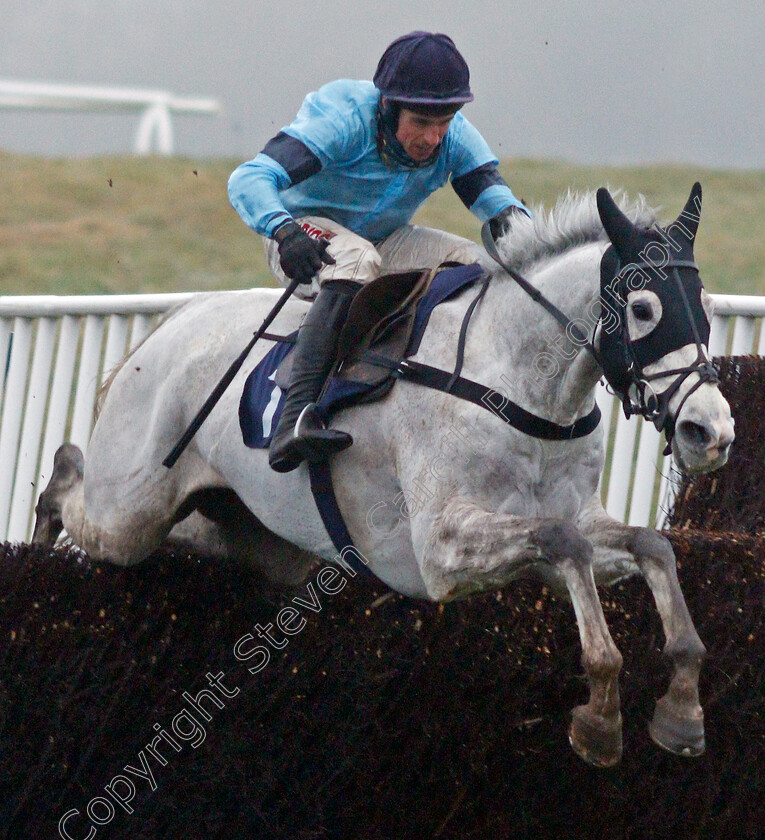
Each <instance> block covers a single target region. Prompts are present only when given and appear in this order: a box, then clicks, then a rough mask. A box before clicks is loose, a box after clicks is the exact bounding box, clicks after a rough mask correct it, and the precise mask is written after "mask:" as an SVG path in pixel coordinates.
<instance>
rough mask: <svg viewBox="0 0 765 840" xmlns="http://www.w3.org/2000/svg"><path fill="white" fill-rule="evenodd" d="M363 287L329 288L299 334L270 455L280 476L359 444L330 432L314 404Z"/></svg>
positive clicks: (339, 284)
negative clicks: (346, 321)
mask: <svg viewBox="0 0 765 840" xmlns="http://www.w3.org/2000/svg"><path fill="white" fill-rule="evenodd" d="M360 288H361V284H360V283H356V282H354V281H351V280H329V281H327V282H326V283H324V285H322V287H321V288H320V289H319V293H318V294H317V295H316V300H315V301H314V302H313V304H311V308H310V309H309V310H308V314H307V315H306V316H305V320H304V321H303V324H302V326H301V327H300V330H299V331H298V335H297V342H296V344H295V349H294V350H293V351H292V356H293V361H292V374H291V376H290V385H289V388H288V389H287V399H286V400H285V403H284V409H283V410H282V415H281V417H280V418H279V424H278V425H277V427H276V431H275V432H274V437H273V439H272V441H271V446H270V448H269V451H268V463H269V464H270V465H271V468H272V469H274V470H276V472H290V470H294V469H296V468H297V467H298V466H299V465H300V464H301V463H302V462H303V461H304V460H305V459H306V458H307V459H308V460H311V461H315V460H321V459H324V458H327V457H328V456H329V455H332V454H333V453H335V452H340V451H341V450H343V449H347V448H348V447H349V446H350V445H351V444H352V443H353V438H352V437H351V436H350V435H349V434H346V432H341V431H339V430H338V429H327V428H325V427H324V424H323V423H322V422H321V420H320V419H319V417H318V414H317V412H316V406H315V405H314V403H315V402H316V400H317V399H318V397H319V394H320V393H321V389H322V387H323V385H324V381H325V380H326V378H327V375H328V374H329V371H330V369H331V368H332V363H333V362H334V357H335V351H336V349H337V341H338V338H339V336H340V330H341V329H342V328H343V324H344V323H345V319H346V318H347V316H348V310H349V309H350V306H351V300H352V299H353V296H354V295H355V294H356V292H357V291H358V290H359V289H360Z"/></svg>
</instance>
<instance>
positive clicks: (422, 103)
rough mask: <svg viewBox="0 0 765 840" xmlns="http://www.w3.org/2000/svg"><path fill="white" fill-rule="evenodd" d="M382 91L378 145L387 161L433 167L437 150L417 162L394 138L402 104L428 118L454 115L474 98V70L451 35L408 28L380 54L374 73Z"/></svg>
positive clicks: (379, 108) (411, 166) (395, 163)
mask: <svg viewBox="0 0 765 840" xmlns="http://www.w3.org/2000/svg"><path fill="white" fill-rule="evenodd" d="M373 81H374V84H375V87H376V88H377V89H378V90H379V91H380V94H381V96H380V104H379V106H378V110H377V148H378V150H379V152H380V157H381V158H382V159H383V161H384V162H385V163H386V164H388V165H390V166H396V165H401V166H405V167H407V168H409V169H420V168H423V167H427V166H431V165H432V164H433V162H434V161H435V159H436V158H437V157H438V151H439V150H438V149H436V151H435V152H434V153H433V155H432V156H431V157H430V158H428V159H427V160H424V161H415V160H413V159H412V158H411V157H410V156H409V155H408V154H407V153H406V152H405V151H404V149H403V147H402V146H401V144H400V143H399V142H398V140H397V139H396V132H397V130H398V118H399V114H400V113H401V108H402V107H406V108H408V109H409V110H411V111H416V112H417V113H421V114H427V115H428V116H447V115H450V114H454V113H456V112H457V111H458V110H459V109H460V108H461V107H462V106H463V105H464V104H465V103H466V102H472V100H473V94H472V92H471V90H470V70H469V69H468V66H467V62H466V61H465V59H464V58H463V57H462V56H461V55H460V52H459V50H458V49H457V47H455V46H454V41H452V39H451V38H449V36H448V35H442V34H440V33H432V32H421V31H419V30H418V31H416V32H410V33H409V34H408V35H402V36H401V37H400V38H397V39H396V40H395V41H394V42H393V43H392V44H390V46H388V48H387V49H386V50H385V52H384V53H383V54H382V58H381V59H380V61H379V63H378V65H377V70H376V71H375V75H374V79H373Z"/></svg>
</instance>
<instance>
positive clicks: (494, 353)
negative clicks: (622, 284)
mask: <svg viewBox="0 0 765 840" xmlns="http://www.w3.org/2000/svg"><path fill="white" fill-rule="evenodd" d="M602 250H603V249H602V246H600V245H599V244H597V243H594V244H590V245H586V246H581V247H580V248H577V249H575V250H574V251H571V252H569V253H567V254H565V255H562V256H560V257H558V258H556V259H554V260H551V261H549V262H548V263H547V264H545V265H543V266H542V267H540V268H539V269H537V270H535V271H529V272H528V274H527V275H526V279H527V280H529V282H530V283H531V284H532V285H533V286H535V287H536V288H537V289H539V291H540V292H541V293H542V294H543V295H544V296H545V297H546V298H547V299H548V300H550V301H551V302H552V303H553V304H555V306H556V307H557V308H558V309H559V310H561V311H562V312H563V313H564V314H565V315H566V316H567V317H568V318H569V319H570V320H571V321H572V322H574V323H576V325H577V326H578V327H579V329H580V330H581V331H582V332H583V333H585V334H586V335H588V336H592V334H593V331H594V327H595V325H596V323H597V318H598V316H599V309H600V304H599V299H600V285H599V265H600V257H601V253H602ZM470 336H471V339H470V342H469V343H471V342H475V344H474V345H473V347H472V348H471V349H472V351H473V352H472V353H471V366H472V365H477V366H478V369H479V370H482V371H484V373H482V377H483V378H482V379H481V381H482V382H484V381H486V379H487V378H489V377H491V378H493V379H497V378H498V379H499V380H500V382H501V387H502V390H503V391H505V392H506V393H507V394H508V396H509V397H510V399H512V400H514V401H516V402H518V403H519V404H520V405H522V406H524V407H525V408H528V409H529V410H531V411H536V412H539V413H540V414H542V415H543V416H545V417H547V418H549V419H551V420H554V421H556V422H558V423H564V424H565V423H570V422H572V421H573V420H574V419H576V418H577V417H580V416H581V415H582V414H583V413H586V412H587V411H589V410H590V408H591V407H592V401H593V399H594V389H595V385H596V384H597V382H598V379H599V377H600V375H601V371H600V368H599V367H598V366H597V364H596V363H595V361H594V359H593V358H592V356H591V355H590V353H589V352H588V351H587V350H586V349H585V348H583V347H581V346H578V345H576V344H574V343H573V341H572V339H571V337H570V336H566V335H565V334H564V331H563V328H562V326H561V325H560V324H559V323H558V322H557V321H556V320H555V319H554V318H553V316H552V315H551V314H550V313H549V312H547V311H546V310H545V309H544V308H543V307H542V306H541V305H540V304H538V303H535V302H534V301H533V300H532V299H531V297H530V296H529V295H528V294H527V293H526V292H524V291H523V290H522V289H521V288H520V287H519V286H518V285H517V284H516V283H515V281H514V280H513V279H512V278H510V277H509V276H508V275H506V274H505V273H504V272H502V271H499V272H498V273H497V275H496V276H495V277H494V278H493V279H492V281H491V283H490V285H489V289H488V291H487V293H486V299H485V301H484V302H483V303H482V304H481V306H480V307H479V310H478V312H477V313H476V316H475V324H473V325H472V326H471V330H470ZM477 336H480V339H476V337H477ZM478 343H481V344H483V348H482V349H479V348H478V347H477V346H476V345H477V344H478ZM466 375H467V374H466ZM486 384H487V385H490V386H491V387H496V386H495V385H494V383H493V382H491V381H486Z"/></svg>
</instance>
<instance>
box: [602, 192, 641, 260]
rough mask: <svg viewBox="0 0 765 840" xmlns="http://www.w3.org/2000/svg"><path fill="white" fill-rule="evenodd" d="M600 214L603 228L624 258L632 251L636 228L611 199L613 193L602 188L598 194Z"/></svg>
mask: <svg viewBox="0 0 765 840" xmlns="http://www.w3.org/2000/svg"><path fill="white" fill-rule="evenodd" d="M596 197H597V203H598V214H599V215H600V221H601V222H603V227H604V228H605V229H606V233H607V234H608V238H609V239H610V240H611V242H612V243H613V245H614V248H616V250H617V251H618V252H619V254H620V255H621V256H622V257H624V256H626V255H627V253H628V252H629V249H630V244H631V243H632V241H633V238H634V235H635V227H634V225H633V224H632V222H631V221H630V220H629V219H628V218H627V217H626V216H625V215H624V213H622V211H621V210H620V209H619V208H618V207H617V206H616V202H615V201H614V200H613V198H611V193H609V191H608V190H607V189H606V188H605V187H601V188H600V189H599V190H598V192H597V196H596Z"/></svg>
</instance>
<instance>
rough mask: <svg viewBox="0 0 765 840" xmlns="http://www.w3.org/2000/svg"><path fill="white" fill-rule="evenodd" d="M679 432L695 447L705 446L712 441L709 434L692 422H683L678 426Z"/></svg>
mask: <svg viewBox="0 0 765 840" xmlns="http://www.w3.org/2000/svg"><path fill="white" fill-rule="evenodd" d="M680 432H681V434H682V435H683V437H684V438H685V439H686V440H688V441H690V442H691V443H694V444H696V445H697V446H706V445H707V444H708V443H709V441H710V440H711V439H712V438H711V435H710V434H709V432H708V431H707V430H706V429H705V428H704V427H703V426H700V425H699V424H698V423H694V422H693V421H692V420H684V421H683V422H682V423H681V424H680Z"/></svg>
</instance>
